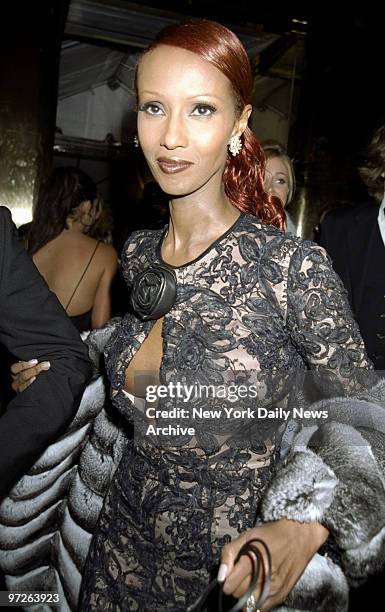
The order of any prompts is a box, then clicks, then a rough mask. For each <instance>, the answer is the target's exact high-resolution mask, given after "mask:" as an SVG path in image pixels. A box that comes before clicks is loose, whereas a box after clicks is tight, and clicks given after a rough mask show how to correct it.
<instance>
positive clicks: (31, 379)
mask: <svg viewBox="0 0 385 612" xmlns="http://www.w3.org/2000/svg"><path fill="white" fill-rule="evenodd" d="M34 380H36V376H32V378H30V379H29V381H28V385H31V384H32V383H33V381H34Z"/></svg>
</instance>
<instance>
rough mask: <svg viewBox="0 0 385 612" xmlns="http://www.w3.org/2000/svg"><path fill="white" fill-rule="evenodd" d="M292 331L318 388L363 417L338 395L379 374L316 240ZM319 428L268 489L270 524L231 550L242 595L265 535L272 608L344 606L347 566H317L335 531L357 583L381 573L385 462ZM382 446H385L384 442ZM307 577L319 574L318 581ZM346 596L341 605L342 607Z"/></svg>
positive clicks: (302, 263)
mask: <svg viewBox="0 0 385 612" xmlns="http://www.w3.org/2000/svg"><path fill="white" fill-rule="evenodd" d="M286 325H287V329H288V331H289V333H290V335H291V339H292V341H293V343H294V344H295V345H296V347H297V350H298V353H299V354H300V355H301V356H302V358H303V360H304V362H305V363H306V364H307V365H308V367H309V368H311V369H312V371H313V378H314V383H315V385H316V387H317V390H318V391H319V392H320V393H322V392H323V393H324V394H325V395H326V397H329V400H328V401H329V402H330V403H331V404H333V402H334V403H335V402H336V401H344V402H347V403H348V404H349V409H352V413H353V414H354V412H357V411H360V410H362V409H364V408H363V406H362V405H361V404H360V403H359V402H358V403H357V404H355V405H354V406H353V404H352V401H353V400H351V399H347V398H346V397H345V398H340V400H336V399H333V398H334V396H335V395H336V394H338V395H341V396H348V398H351V397H352V395H354V394H356V393H360V392H361V393H365V389H367V388H368V387H370V385H371V384H372V383H373V378H374V376H375V375H374V373H373V371H372V369H371V368H372V365H371V363H370V361H369V359H368V357H367V355H366V351H365V347H364V343H363V341H362V338H361V335H360V333H359V329H358V325H357V323H356V321H355V320H354V318H353V316H352V314H351V311H350V307H349V304H348V300H347V297H346V292H345V290H344V289H343V287H342V284H341V282H340V280H339V278H338V277H337V275H336V274H335V272H334V271H333V269H332V267H331V264H330V261H329V258H328V257H327V256H326V254H325V252H324V251H323V249H322V248H319V247H317V246H316V245H312V244H311V243H306V242H303V243H300V244H299V246H298V248H297V250H296V252H295V253H294V254H293V256H292V258H291V263H290V268H289V272H288V281H287V312H286ZM384 399H385V398H384V397H383V401H384ZM319 403H320V402H319ZM308 407H309V406H308ZM323 408H324V406H323ZM341 408H342V406H341ZM377 408H378V410H380V411H381V410H383V409H382V408H380V407H377ZM338 413H339V409H338V406H337V409H335V410H334V417H333V418H335V419H336V420H337V421H338ZM384 414H385V412H384ZM317 426H318V430H317V431H316V433H314V434H313V435H309V436H308V438H307V443H308V444H309V445H311V448H306V449H305V448H302V450H301V449H296V448H294V449H292V453H291V455H290V457H289V458H288V459H287V461H286V465H281V468H280V469H279V470H278V472H277V475H276V477H275V478H274V479H273V481H272V483H271V485H270V486H269V488H268V489H267V491H266V493H265V496H264V500H263V504H262V508H261V515H260V518H261V519H262V521H263V522H264V523H265V525H263V527H262V526H261V527H256V528H255V529H253V530H250V531H247V532H245V533H244V534H242V536H240V538H237V539H236V540H234V541H233V542H232V543H231V544H230V545H228V547H225V548H224V549H223V552H222V562H223V563H225V564H226V565H229V568H228V569H227V573H226V575H227V579H226V582H225V586H224V590H225V592H227V593H232V594H234V595H235V596H236V597H239V596H241V595H242V594H244V593H245V592H246V590H247V587H248V586H249V584H250V571H251V565H250V563H249V562H248V561H247V560H245V559H241V560H240V561H238V562H237V563H236V565H235V567H234V568H233V563H234V558H235V556H236V553H237V552H238V550H239V549H240V547H241V545H242V543H243V542H244V540H245V539H246V540H250V539H252V537H256V534H259V536H258V537H261V536H262V535H263V539H264V540H265V541H266V543H267V544H268V545H269V547H270V549H271V552H272V558H273V582H272V587H271V594H270V596H269V599H268V600H267V602H266V603H265V604H264V605H263V606H262V607H263V610H264V612H265V610H270V609H271V608H272V607H274V606H276V605H278V604H279V603H280V602H282V601H283V600H284V599H285V598H286V597H287V596H288V594H289V593H291V595H290V606H292V607H294V608H295V607H296V605H295V601H296V599H295V598H296V596H297V595H299V598H300V599H301V598H302V599H301V602H302V603H301V605H304V606H305V605H306V606H308V604H309V602H313V603H314V601H316V600H317V597H318V598H319V601H318V604H319V607H318V608H317V610H318V609H319V610H330V609H336V610H337V609H344V608H343V605H344V604H343V601H344V597H346V589H347V583H346V579H345V577H344V576H343V574H342V573H341V570H340V567H339V566H338V565H337V564H335V563H334V564H333V562H332V561H331V559H329V558H324V557H320V555H316V557H317V560H316V559H315V558H314V559H313V560H312V558H313V556H314V555H315V554H316V553H317V551H318V549H319V547H320V546H321V545H322V544H323V542H324V541H325V540H326V538H327V536H328V534H330V540H331V546H332V548H335V549H336V551H337V556H339V565H340V566H341V567H342V569H343V571H344V573H345V576H346V577H347V578H348V579H349V580H351V582H352V583H357V582H358V580H359V579H360V578H361V579H362V577H363V576H364V575H365V574H367V573H368V572H370V571H373V569H375V568H376V567H378V565H379V564H380V563H381V559H382V557H383V555H384V547H385V533H384V532H385V488H384V484H383V483H384V478H383V476H384V473H385V472H384V466H382V467H381V465H380V463H379V462H378V461H376V458H375V457H376V452H373V449H372V448H371V447H370V445H369V444H368V443H367V441H365V440H364V439H363V437H362V436H361V435H360V433H359V432H358V431H357V430H356V429H354V427H352V426H351V425H349V424H346V423H342V424H341V423H338V422H337V423H331V422H326V423H325V424H324V425H321V426H319V424H317ZM317 426H316V427H315V429H316V428H317ZM312 431H314V429H313V430H312ZM309 438H310V442H309ZM376 440H377V441H376V443H377V444H380V443H379V441H378V440H379V438H378V436H377V438H376ZM381 440H384V437H382V438H381ZM369 515H370V518H369ZM357 551H359V557H360V560H359V562H358V561H357V554H358V552H357ZM311 560H312V561H311ZM310 561H311V563H310ZM311 566H312V567H311ZM315 566H316V568H317V569H316V571H315V572H314V571H313V568H314V567H315ZM232 568H233V569H232ZM312 572H313V573H312ZM302 574H304V577H303V578H301V575H302ZM307 574H312V576H311V580H307V578H306V576H307ZM335 577H336V579H335ZM300 578H301V579H300ZM299 579H300V581H299V583H298V586H297V587H295V588H293V587H294V586H295V585H296V583H297V581H298V580H299ZM333 579H335V582H334V584H333V588H331V586H330V585H331V582H332V581H333ZM306 580H307V583H306ZM317 581H318V582H317ZM305 583H306V584H307V588H305V589H304V588H303V584H305ZM309 587H310V589H309ZM257 594H258V591H257ZM328 597H331V599H328ZM338 597H341V598H342V604H341V607H339V605H337V604H336V599H338ZM333 598H335V599H334V600H333ZM330 601H332V602H333V601H334V603H332V604H330ZM304 602H306V603H304ZM345 603H346V601H345ZM288 605H289V604H288ZM333 606H334V608H333Z"/></svg>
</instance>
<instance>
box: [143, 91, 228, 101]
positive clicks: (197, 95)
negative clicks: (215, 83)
mask: <svg viewBox="0 0 385 612" xmlns="http://www.w3.org/2000/svg"><path fill="white" fill-rule="evenodd" d="M141 95H142V96H143V95H149V96H154V97H161V96H163V95H164V94H162V93H160V92H156V91H147V90H144V91H142V93H141ZM196 98H216V99H217V100H223V98H222V96H217V95H215V94H212V93H198V94H194V95H193V96H187V100H194V99H196Z"/></svg>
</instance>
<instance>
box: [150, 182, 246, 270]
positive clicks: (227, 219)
mask: <svg viewBox="0 0 385 612" xmlns="http://www.w3.org/2000/svg"><path fill="white" fill-rule="evenodd" d="M239 215H240V211H239V210H238V209H237V208H236V207H235V206H233V204H231V202H230V200H229V199H228V198H227V196H226V195H225V193H224V192H223V193H220V194H218V195H217V197H216V198H213V197H211V199H210V201H208V199H207V198H206V197H203V194H194V195H191V196H186V197H184V198H175V199H173V200H171V202H170V223H169V228H168V232H167V234H166V236H165V238H164V240H163V245H162V255H163V258H164V259H165V261H167V262H169V263H171V264H172V265H181V264H183V263H185V262H187V261H191V260H192V259H195V258H196V257H198V256H199V255H200V254H201V253H202V252H203V251H204V250H205V249H206V248H207V247H208V246H209V245H210V244H211V243H212V242H214V241H215V240H216V239H217V238H218V237H219V236H221V235H222V234H223V233H224V232H225V231H226V230H227V229H228V228H229V227H231V225H232V224H233V223H234V222H235V221H236V219H237V218H238V217H239Z"/></svg>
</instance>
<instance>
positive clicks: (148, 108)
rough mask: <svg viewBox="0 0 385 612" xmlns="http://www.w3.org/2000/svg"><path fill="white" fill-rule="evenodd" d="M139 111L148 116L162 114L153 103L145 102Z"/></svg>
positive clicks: (158, 105) (159, 107) (161, 110)
mask: <svg viewBox="0 0 385 612" xmlns="http://www.w3.org/2000/svg"><path fill="white" fill-rule="evenodd" d="M139 110H140V111H143V112H145V113H148V114H149V115H163V114H164V113H163V109H162V107H161V106H160V104H156V103H155V102H145V103H144V104H141V105H140V107H139Z"/></svg>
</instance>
